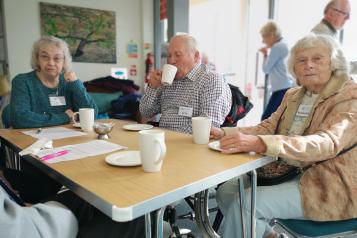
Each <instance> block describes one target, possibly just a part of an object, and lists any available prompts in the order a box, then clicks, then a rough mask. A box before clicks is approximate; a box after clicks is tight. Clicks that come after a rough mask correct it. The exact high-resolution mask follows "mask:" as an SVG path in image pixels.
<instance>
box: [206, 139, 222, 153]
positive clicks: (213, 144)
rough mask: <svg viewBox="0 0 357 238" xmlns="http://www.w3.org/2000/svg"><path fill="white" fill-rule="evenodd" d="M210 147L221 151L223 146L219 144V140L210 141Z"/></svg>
mask: <svg viewBox="0 0 357 238" xmlns="http://www.w3.org/2000/svg"><path fill="white" fill-rule="evenodd" d="M208 147H209V148H210V149H212V150H217V151H221V146H220V144H219V140H216V141H212V142H210V143H208Z"/></svg>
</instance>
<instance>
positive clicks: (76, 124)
mask: <svg viewBox="0 0 357 238" xmlns="http://www.w3.org/2000/svg"><path fill="white" fill-rule="evenodd" d="M72 125H73V127H75V128H81V123H79V122H75V123H73V124H72Z"/></svg>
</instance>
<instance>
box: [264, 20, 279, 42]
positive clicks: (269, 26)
mask: <svg viewBox="0 0 357 238" xmlns="http://www.w3.org/2000/svg"><path fill="white" fill-rule="evenodd" d="M260 34H261V35H262V36H266V35H274V36H276V37H278V38H280V37H281V29H280V27H279V26H278V24H276V22H274V21H268V22H267V23H266V24H265V25H264V26H263V27H262V28H261V29H260Z"/></svg>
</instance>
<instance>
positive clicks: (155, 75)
mask: <svg viewBox="0 0 357 238" xmlns="http://www.w3.org/2000/svg"><path fill="white" fill-rule="evenodd" d="M161 77H162V71H161V70H153V71H152V72H151V73H150V80H149V82H148V84H149V86H150V88H155V89H156V88H159V87H161Z"/></svg>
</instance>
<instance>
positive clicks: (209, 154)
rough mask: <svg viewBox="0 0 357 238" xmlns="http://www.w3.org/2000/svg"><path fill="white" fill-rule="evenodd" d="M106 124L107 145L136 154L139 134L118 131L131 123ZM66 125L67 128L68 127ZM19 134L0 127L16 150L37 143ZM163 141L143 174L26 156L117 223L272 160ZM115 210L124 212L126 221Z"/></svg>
mask: <svg viewBox="0 0 357 238" xmlns="http://www.w3.org/2000/svg"><path fill="white" fill-rule="evenodd" d="M110 121H113V122H115V127H114V129H113V131H112V132H111V133H110V139H109V141H110V142H113V143H117V144H120V145H123V146H127V147H128V150H138V149H139V147H138V144H139V135H138V132H137V131H127V130H124V129H123V128H122V126H123V125H125V124H131V123H132V122H129V121H122V120H110ZM66 127H68V128H71V126H70V125H68V126H66ZM73 129H74V130H78V129H75V128H73ZM21 131H22V130H14V129H12V130H7V129H2V130H0V137H1V138H3V139H5V140H6V141H8V142H10V143H11V144H13V145H15V146H17V147H18V148H19V149H23V148H26V147H27V146H29V145H31V144H32V143H33V142H34V141H36V139H35V138H33V137H30V136H27V135H25V134H23V133H21ZM93 139H96V134H95V133H94V132H90V133H88V134H87V135H85V136H79V137H71V138H66V139H60V140H55V141H54V144H53V146H54V147H58V146H63V145H69V144H77V143H83V142H87V141H90V140H93ZM165 142H166V146H167V153H166V157H165V159H164V162H163V165H162V169H161V171H160V172H157V173H146V172H144V171H143V169H142V167H140V166H136V167H117V166H112V165H109V164H107V163H106V162H105V157H106V156H107V155H108V154H103V155H99V156H93V157H88V158H85V159H79V160H73V161H66V162H59V163H55V164H47V163H44V162H41V161H38V160H36V159H34V158H32V157H31V158H32V160H33V161H32V162H33V163H34V164H35V165H36V164H37V165H36V166H38V167H40V168H42V169H45V170H47V171H48V173H49V174H52V175H51V176H53V177H55V178H58V179H59V181H61V182H62V183H63V184H64V185H66V186H67V187H68V188H70V189H71V190H73V191H74V192H76V193H77V194H79V195H80V196H82V197H83V198H85V199H86V200H88V201H89V202H91V203H92V204H93V205H95V206H96V207H98V208H99V209H101V210H102V211H103V212H105V213H107V214H108V215H110V216H111V217H112V218H113V219H114V220H118V221H124V220H130V219H133V218H135V217H138V216H140V215H143V214H145V213H147V212H150V211H152V210H155V209H158V208H160V207H163V206H166V205H168V204H169V203H171V202H174V201H176V200H179V199H182V198H184V197H186V196H188V195H192V194H194V193H197V192H200V191H202V190H204V189H207V188H209V187H211V186H214V185H216V184H219V183H221V182H224V181H226V180H228V179H231V178H234V177H236V176H238V175H240V174H242V173H245V172H247V171H250V170H252V169H256V168H258V167H261V166H263V165H265V164H267V163H270V162H271V161H273V160H274V159H272V158H267V157H261V156H259V155H248V154H229V155H227V154H221V153H220V152H218V151H213V150H211V149H209V148H208V146H207V145H198V144H194V143H193V140H192V135H190V134H182V133H178V132H173V131H169V130H165ZM31 158H30V160H31ZM35 160H36V161H35ZM30 162H31V161H30ZM117 212H118V213H120V212H123V214H124V213H126V215H125V218H124V217H121V215H120V214H116V213H117Z"/></svg>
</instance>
